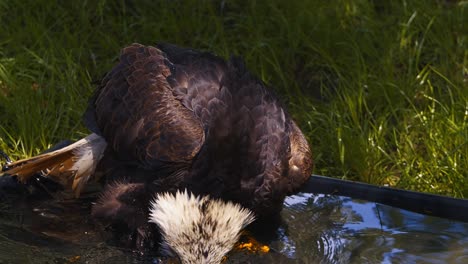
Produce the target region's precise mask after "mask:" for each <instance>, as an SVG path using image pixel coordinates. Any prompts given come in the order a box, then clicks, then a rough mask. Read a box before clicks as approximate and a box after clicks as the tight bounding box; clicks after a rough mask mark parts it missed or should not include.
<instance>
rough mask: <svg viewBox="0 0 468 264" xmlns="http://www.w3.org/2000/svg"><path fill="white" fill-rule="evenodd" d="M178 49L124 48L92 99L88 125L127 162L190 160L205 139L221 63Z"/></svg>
mask: <svg viewBox="0 0 468 264" xmlns="http://www.w3.org/2000/svg"><path fill="white" fill-rule="evenodd" d="M164 49H167V54H166V52H165V50H164ZM175 49H176V48H175V47H172V46H168V47H167V48H166V47H165V46H164V45H162V46H161V49H158V48H156V47H150V46H143V45H140V44H133V45H131V46H129V47H127V48H125V49H123V50H122V52H121V55H120V58H119V63H118V64H117V65H116V66H115V67H114V68H113V69H112V70H111V71H110V72H109V73H108V74H107V75H106V76H105V77H104V79H103V81H102V83H101V86H100V88H99V89H98V90H97V91H96V94H95V96H94V99H92V100H91V102H90V106H89V109H88V111H87V114H86V116H85V119H87V120H86V121H87V123H88V124H95V127H94V129H96V128H97V129H98V130H99V131H95V132H98V133H100V134H101V135H102V136H103V137H104V138H105V139H106V141H107V142H108V144H109V147H110V148H112V149H113V150H114V151H115V153H116V154H117V155H118V157H119V159H121V160H123V161H130V162H132V163H135V164H136V165H137V166H139V167H143V168H147V169H151V168H157V167H159V166H161V165H162V164H167V163H180V162H189V161H190V160H191V159H192V158H193V157H194V156H195V155H196V154H197V153H198V151H199V149H200V147H201V146H202V144H203V142H204V138H205V135H204V123H205V122H204V120H205V119H207V118H208V117H207V115H208V114H206V113H207V112H208V111H207V110H206V108H207V107H209V104H210V99H211V98H213V97H214V95H215V94H216V92H217V89H218V87H219V80H220V78H221V77H220V75H222V74H223V70H222V68H223V62H222V60H221V59H216V60H212V58H211V57H213V58H216V57H215V56H213V55H209V54H205V53H200V52H198V53H195V52H193V53H194V54H193V55H192V56H187V57H185V58H184V56H182V57H181V58H179V57H180V55H177V54H179V53H180V50H179V51H175ZM179 49H180V48H179ZM182 50H183V49H182ZM189 51H190V50H187V51H186V52H189ZM210 56H211V57H210ZM91 129H93V127H91Z"/></svg>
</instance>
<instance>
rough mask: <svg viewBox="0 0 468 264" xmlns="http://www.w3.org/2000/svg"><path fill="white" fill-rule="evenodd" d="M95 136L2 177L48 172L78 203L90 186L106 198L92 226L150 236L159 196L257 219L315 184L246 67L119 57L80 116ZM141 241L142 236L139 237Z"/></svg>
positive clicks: (185, 55) (297, 134)
mask: <svg viewBox="0 0 468 264" xmlns="http://www.w3.org/2000/svg"><path fill="white" fill-rule="evenodd" d="M84 120H85V123H86V125H87V127H88V128H89V129H90V130H91V131H92V132H93V133H92V134H90V135H89V136H87V137H86V138H84V139H81V140H79V141H77V142H75V143H73V144H71V145H69V146H67V147H64V148H61V149H59V150H56V151H53V152H50V153H46V154H42V155H39V156H36V157H33V158H30V159H25V160H20V161H17V162H14V163H11V164H9V165H8V169H7V170H5V171H4V173H7V174H10V175H16V176H17V177H18V179H19V180H20V181H21V182H27V181H28V180H29V179H30V177H31V176H32V175H34V174H35V173H37V172H42V174H43V175H44V176H46V177H49V178H51V179H53V180H55V181H57V182H59V183H61V184H62V185H64V186H66V187H69V188H70V189H72V190H74V192H75V194H76V195H79V193H80V192H81V190H82V188H83V187H84V186H85V185H86V183H87V182H88V181H89V180H90V179H92V178H99V179H104V180H103V181H104V182H105V185H106V186H105V190H104V191H103V193H102V195H101V196H100V198H99V199H98V201H97V202H96V204H95V205H94V207H93V215H94V216H95V217H96V218H99V219H104V220H107V221H110V222H111V223H117V222H118V223H123V224H124V225H126V226H128V227H129V228H130V229H132V230H135V231H136V233H138V234H141V235H139V236H141V237H138V238H137V239H136V240H138V241H143V240H145V238H146V237H147V236H148V232H146V231H144V232H143V231H141V230H146V228H147V225H148V217H149V215H150V208H151V201H152V199H153V197H154V195H155V194H158V193H163V192H171V193H175V192H177V191H178V190H183V189H188V190H190V192H192V193H193V195H209V197H210V198H211V199H221V200H224V201H231V202H234V203H237V204H240V205H241V206H242V207H245V208H247V209H248V210H251V211H252V212H253V213H254V214H255V216H256V217H257V218H262V217H265V216H269V215H271V214H275V213H277V212H278V211H280V210H281V206H282V203H283V201H284V199H285V196H286V195H289V194H293V193H295V192H296V191H298V189H299V188H300V186H301V185H302V184H303V183H304V182H305V181H306V180H307V179H308V178H309V176H310V175H311V169H312V160H311V153H310V149H309V146H308V144H307V141H306V139H305V137H304V135H303V134H302V132H301V130H300V129H299V127H298V126H297V124H296V123H295V122H294V121H293V120H292V119H291V116H290V115H289V114H288V113H287V111H286V109H285V108H284V107H283V106H282V104H281V103H280V102H279V100H278V99H277V98H276V97H275V96H274V95H273V93H272V91H271V90H270V89H268V88H267V86H266V85H265V83H263V82H262V81H260V80H259V79H258V78H256V77H254V76H253V75H252V74H251V73H249V71H248V70H247V69H246V66H245V65H244V63H243V62H242V60H241V59H239V58H237V57H232V58H231V59H230V60H229V61H225V60H223V59H222V58H220V57H218V56H215V55H213V54H211V53H208V52H201V51H197V50H193V49H189V48H181V47H177V46H175V45H171V44H165V43H162V44H158V45H156V46H144V45H140V44H132V45H130V46H128V47H126V48H124V49H123V50H122V51H121V54H120V57H119V61H118V63H117V64H116V65H115V66H114V67H113V68H112V69H111V70H110V71H109V72H108V73H107V75H106V76H105V77H104V78H103V80H102V81H101V84H100V85H99V87H98V88H97V89H96V91H95V94H94V96H93V97H92V98H91V100H90V103H89V106H88V109H87V111H86V113H85V115H84ZM137 236H138V235H137Z"/></svg>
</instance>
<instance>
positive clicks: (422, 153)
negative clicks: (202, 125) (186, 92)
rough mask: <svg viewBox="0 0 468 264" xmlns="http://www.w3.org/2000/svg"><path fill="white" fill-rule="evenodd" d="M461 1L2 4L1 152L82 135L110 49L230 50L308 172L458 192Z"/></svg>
mask: <svg viewBox="0 0 468 264" xmlns="http://www.w3.org/2000/svg"><path fill="white" fill-rule="evenodd" d="M467 7H468V4H467V2H466V1H443V0H440V1H424V0H421V1H371V0H367V1H364V0H358V1H351V0H334V1H319V0H315V1H314V0H310V1H282V0H269V1H267V0H265V1H104V0H101V1H57V2H56V3H52V2H51V1H45V0H41V1H14V3H13V2H11V3H8V2H2V3H1V4H0V13H1V17H0V18H1V21H0V22H1V23H0V148H1V149H3V150H5V151H6V152H7V153H9V154H10V155H11V156H12V158H14V159H18V158H22V157H26V156H31V155H35V154H37V153H39V152H40V151H42V150H44V149H46V148H48V147H50V146H51V145H53V144H54V143H56V142H58V141H60V140H63V139H68V138H71V139H77V138H80V137H81V136H83V135H85V134H86V133H88V132H87V130H86V128H84V126H83V125H82V124H81V119H80V118H81V114H82V113H83V111H84V109H85V107H86V104H87V100H88V97H89V96H90V95H91V93H92V91H93V89H94V84H93V82H94V81H97V80H99V79H100V78H101V77H102V76H103V74H105V72H106V70H108V69H110V67H111V66H112V64H113V63H114V61H115V59H116V58H117V56H118V53H119V50H120V48H122V47H124V46H126V45H128V44H130V43H132V42H140V43H144V44H153V43H155V42H157V41H167V42H172V43H176V44H179V45H183V46H190V47H194V48H198V49H204V50H210V51H214V52H215V53H216V54H218V55H220V56H222V57H225V58H228V57H229V56H230V55H231V54H237V55H242V56H243V57H244V58H245V60H246V62H247V64H248V67H249V68H250V69H251V70H252V71H254V72H255V73H256V74H257V75H258V76H260V77H261V78H262V79H263V80H264V81H266V82H267V83H269V84H271V85H272V87H273V88H274V89H275V90H276V91H277V93H278V94H279V95H280V97H281V98H282V99H283V100H284V101H285V103H286V104H287V105H288V106H289V108H290V111H291V112H292V114H293V116H294V117H295V119H296V120H298V122H299V123H300V126H301V128H302V129H303V131H304V132H305V133H306V135H307V136H308V138H309V142H310V143H311V145H312V147H313V152H314V153H313V155H314V159H315V161H316V169H315V173H317V174H323V175H327V176H334V177H340V178H347V179H353V180H359V181H365V182H370V183H374V184H388V185H390V186H397V187H401V188H406V189H413V190H419V191H425V192H433V193H439V194H446V195H451V196H455V197H467V196H468V179H467V177H468V176H467V175H468V127H467V126H468V125H467V122H468V88H467V81H468V77H467V76H468V69H467V68H468V66H467V65H468V51H467V50H468V49H467V47H468V45H467V41H468V40H467V35H468V30H467V27H466V25H468V19H467V14H466V10H467Z"/></svg>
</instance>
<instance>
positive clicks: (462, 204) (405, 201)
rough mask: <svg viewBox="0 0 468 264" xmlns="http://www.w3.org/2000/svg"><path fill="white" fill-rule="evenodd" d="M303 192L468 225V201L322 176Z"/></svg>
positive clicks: (312, 179) (311, 181) (310, 183)
mask: <svg viewBox="0 0 468 264" xmlns="http://www.w3.org/2000/svg"><path fill="white" fill-rule="evenodd" d="M301 191H302V192H306V193H321V194H333V195H340V196H348V197H351V198H354V199H361V200H367V201H370V202H376V203H381V204H385V205H389V206H393V207H397V208H401V209H405V210H408V211H413V212H416V213H421V214H425V215H430V216H436V217H442V218H447V219H451V220H457V221H462V222H466V223H468V199H456V198H451V197H447V196H440V195H434V194H427V193H421V192H413V191H406V190H401V189H395V188H390V187H382V186H375V185H371V184H366V183H360V182H353V181H347V180H341V179H336V178H330V177H324V176H320V175H312V177H311V178H310V180H309V181H308V182H307V183H306V184H305V185H304V187H303V188H302V189H301Z"/></svg>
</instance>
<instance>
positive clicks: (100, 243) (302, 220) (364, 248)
mask: <svg viewBox="0 0 468 264" xmlns="http://www.w3.org/2000/svg"><path fill="white" fill-rule="evenodd" d="M90 203H91V201H89V200H86V199H84V200H81V201H69V202H61V203H53V202H51V201H42V202H41V201H38V202H37V203H33V204H30V203H28V204H21V203H20V204H15V206H14V207H10V206H5V205H3V206H2V207H0V263H135V264H139V263H164V260H159V259H157V258H150V257H147V258H145V257H141V256H138V255H137V254H136V253H133V252H131V251H128V250H124V249H122V248H118V247H113V246H111V245H109V243H107V242H105V241H106V240H105V239H104V238H103V237H105V235H104V234H103V233H102V232H100V231H99V230H100V229H99V228H97V227H96V225H95V223H94V222H93V221H92V220H91V219H89V218H88V215H89V209H90ZM460 213H465V212H460ZM261 237H262V236H259V240H261V242H263V243H266V244H267V245H268V246H269V247H270V248H271V250H270V252H269V253H264V254H253V253H249V252H245V251H236V252H233V253H232V254H230V256H229V258H228V261H226V262H225V263H468V223H461V222H456V221H450V220H446V219H441V218H435V217H430V216H425V215H420V214H416V213H412V212H408V211H405V210H400V209H397V208H393V207H389V206H385V205H381V204H375V203H371V202H367V201H361V200H353V199H350V198H347V197H340V196H330V195H327V196H325V195H314V194H299V195H295V196H291V197H288V198H287V199H286V201H285V205H284V209H283V212H282V223H281V224H280V225H279V227H277V228H276V229H274V230H272V231H271V233H270V234H269V237H268V238H266V237H263V238H261Z"/></svg>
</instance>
